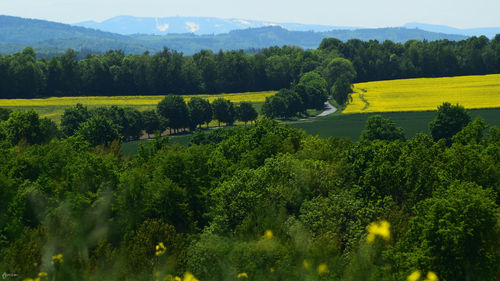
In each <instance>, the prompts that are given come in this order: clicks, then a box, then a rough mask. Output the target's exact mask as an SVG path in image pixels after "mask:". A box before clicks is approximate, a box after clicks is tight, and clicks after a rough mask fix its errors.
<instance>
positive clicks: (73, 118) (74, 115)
mask: <svg viewBox="0 0 500 281" xmlns="http://www.w3.org/2000/svg"><path fill="white" fill-rule="evenodd" d="M89 118H90V113H89V111H88V110H87V107H86V106H83V105H82V104H80V103H77V104H76V105H75V106H74V107H71V108H67V109H65V110H64V113H63V115H62V117H61V130H62V132H63V133H64V134H65V135H66V136H72V135H73V134H74V133H75V131H76V130H77V129H78V127H79V126H80V124H81V123H83V122H85V121H87V120H88V119H89Z"/></svg>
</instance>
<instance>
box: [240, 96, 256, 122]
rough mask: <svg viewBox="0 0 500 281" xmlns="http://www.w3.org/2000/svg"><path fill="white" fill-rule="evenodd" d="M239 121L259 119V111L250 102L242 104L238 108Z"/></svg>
mask: <svg viewBox="0 0 500 281" xmlns="http://www.w3.org/2000/svg"><path fill="white" fill-rule="evenodd" d="M236 113H237V114H236V115H237V119H238V120H240V121H243V122H245V124H246V123H247V122H248V121H254V120H255V119H257V116H258V114H257V111H256V110H255V108H254V107H253V105H252V103H250V102H245V101H244V102H240V104H239V105H238V107H236Z"/></svg>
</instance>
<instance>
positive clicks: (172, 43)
mask: <svg viewBox="0 0 500 281" xmlns="http://www.w3.org/2000/svg"><path fill="white" fill-rule="evenodd" d="M148 34H151V33H147V34H134V35H120V34H115V33H109V32H102V31H99V30H95V29H89V28H84V27H79V26H71V25H67V24H61V23H56V22H50V21H43V20H34V19H23V18H17V17H10V16H2V15H0V47H1V49H0V54H11V53H14V52H20V51H21V50H22V49H23V48H25V47H26V46H33V47H34V48H35V49H36V50H37V52H38V53H39V54H40V56H41V57H48V58H50V57H52V56H54V55H60V54H61V53H62V52H64V51H66V50H67V49H68V48H72V49H75V50H77V51H83V52H93V53H105V52H107V51H108V50H110V49H121V50H123V51H124V52H125V53H126V54H142V53H144V52H145V51H149V52H152V53H154V52H158V51H161V50H162V49H163V47H164V46H166V47H168V48H169V49H173V50H176V51H177V52H182V53H184V54H188V55H192V54H194V53H197V52H200V51H201V50H211V51H213V52H218V51H219V50H223V51H226V50H239V49H243V50H249V49H263V48H268V47H271V46H283V45H296V46H299V47H302V48H316V47H317V46H318V45H319V43H320V42H321V40H322V39H324V38H330V37H334V38H339V39H341V40H344V41H346V40H349V39H362V40H379V41H385V40H392V41H395V42H406V41H408V40H428V41H433V40H442V39H448V40H464V39H466V38H467V37H466V36H462V35H449V34H442V33H434V32H428V31H424V30H417V29H406V28H379V29H358V30H343V29H339V30H330V31H323V32H313V31H289V30H287V29H284V28H282V27H279V26H266V27H260V28H247V29H240V30H232V31H230V32H229V31H228V32H227V33H222V34H216V35H214V34H210V35H195V34H193V33H192V32H190V33H187V32H184V33H179V34H175V33H173V34H167V35H162V36H159V35H156V36H155V35H148Z"/></svg>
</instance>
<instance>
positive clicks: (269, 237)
mask: <svg viewBox="0 0 500 281" xmlns="http://www.w3.org/2000/svg"><path fill="white" fill-rule="evenodd" d="M273 236H274V235H273V232H272V230H270V229H268V230H266V232H264V237H265V238H266V239H271V238H273Z"/></svg>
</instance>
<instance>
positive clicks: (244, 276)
mask: <svg viewBox="0 0 500 281" xmlns="http://www.w3.org/2000/svg"><path fill="white" fill-rule="evenodd" d="M236 277H238V279H241V278H247V279H248V274H246V272H242V273H239V274H238V275H237V276H236Z"/></svg>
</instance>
